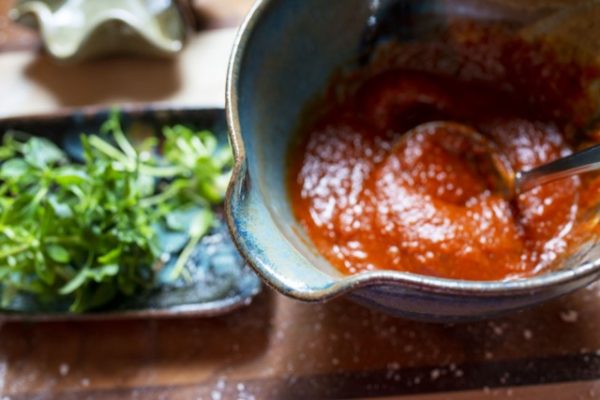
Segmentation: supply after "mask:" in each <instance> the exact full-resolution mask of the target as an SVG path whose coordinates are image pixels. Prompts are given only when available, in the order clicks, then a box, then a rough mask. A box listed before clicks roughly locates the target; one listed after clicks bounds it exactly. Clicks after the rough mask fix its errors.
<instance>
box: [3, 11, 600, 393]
mask: <svg viewBox="0 0 600 400" xmlns="http://www.w3.org/2000/svg"><path fill="white" fill-rule="evenodd" d="M247 3H248V2H245V3H240V2H237V1H235V0H229V1H226V2H221V0H212V2H210V1H208V0H206V2H205V3H202V2H198V4H199V5H200V6H201V7H207V8H206V9H204V10H205V12H206V15H209V16H210V15H212V17H208V18H209V20H211V18H212V21H213V22H210V23H207V26H219V27H222V26H227V25H231V24H232V23H233V24H235V23H237V22H238V21H239V15H240V14H241V13H242V11H241V10H245V7H247V6H248V4H247ZM0 4H2V3H1V2H0ZM211 7H212V8H211ZM5 8H6V7H5ZM0 10H2V8H0ZM0 21H2V19H1V18H0ZM2 26H4V27H5V28H6V27H7V26H8V25H2V23H0V38H1V37H2V34H1V33H2V30H1V29H2ZM6 29H9V28H6ZM10 29H12V28H10ZM7 35H8V34H7ZM10 35H15V37H17V38H20V39H18V40H21V41H22V42H18V41H17V42H15V41H12V42H10V41H9V42H10V43H12V44H10V43H9V44H6V43H5V45H4V47H3V49H4V53H2V54H0V93H2V96H0V115H2V116H6V115H14V114H28V113H34V112H50V111H54V110H56V109H57V108H64V107H79V106H86V105H94V104H112V103H115V102H128V103H131V102H134V103H147V102H156V103H168V104H171V105H196V106H202V105H222V104H223V85H224V79H225V65H226V61H227V56H228V53H229V48H230V46H231V43H232V40H233V36H234V31H233V30H215V31H209V32H204V33H202V34H198V35H196V36H195V37H193V38H192V40H191V42H190V43H189V46H188V47H187V48H186V50H185V51H184V53H183V54H182V55H181V57H179V58H178V59H177V60H174V61H155V60H153V61H149V60H140V59H127V58H117V59H109V60H102V61H98V62H94V63H86V64H83V65H74V66H57V65H55V64H54V63H53V62H52V61H51V60H49V59H48V58H47V57H45V56H44V55H40V54H38V53H37V52H36V51H34V49H35V48H36V45H35V43H36V36H35V35H33V34H31V33H30V32H25V33H23V35H24V36H22V35H21V34H16V33H14V32H13V33H11V34H10ZM7 37H8V36H7ZM17 50H18V51H17ZM599 328H600V286H599V285H595V286H592V287H589V288H588V289H585V290H581V291H579V292H577V293H575V294H573V295H570V296H567V297H564V298H562V299H559V300H556V301H553V302H550V303H547V304H545V305H543V306H541V307H539V308H536V309H531V310H528V311H525V312H522V313H519V314H515V315H511V316H508V317H504V318H499V319H495V320H492V321H485V322H478V323H470V324H460V325H435V324H425V323H419V322H412V321H407V320H402V319H395V318H392V317H389V316H386V315H382V314H379V313H377V312H373V311H369V310H367V309H365V308H362V307H359V306H357V305H355V304H353V303H351V302H349V301H348V300H344V299H338V300H335V301H332V302H329V303H327V304H303V303H298V302H295V301H292V300H289V299H287V298H284V297H283V296H281V295H278V294H275V293H274V292H272V291H271V290H268V289H265V291H264V292H263V293H262V294H261V295H260V296H259V297H258V298H257V299H256V300H255V301H254V302H253V304H251V305H250V306H248V307H246V308H245V309H242V310H240V311H238V312H235V313H233V314H230V315H227V316H223V317H218V318H212V319H173V320H139V321H113V322H64V323H2V322H0V399H1V400H7V399H50V398H60V399H129V398H134V399H146V398H150V399H186V400H187V399H215V400H218V399H235V398H238V399H293V398H303V399H321V398H396V397H400V396H404V395H406V396H408V395H413V396H414V397H415V398H417V399H431V400H433V399H448V398H453V399H465V400H466V399H481V398H512V399H565V400H566V399H569V400H571V399H577V398H595V397H600V334H598V330H599Z"/></svg>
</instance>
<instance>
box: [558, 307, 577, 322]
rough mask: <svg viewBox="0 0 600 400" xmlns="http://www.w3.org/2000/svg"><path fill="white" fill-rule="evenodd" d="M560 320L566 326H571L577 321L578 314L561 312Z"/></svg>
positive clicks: (570, 311) (572, 311)
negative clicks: (566, 324)
mask: <svg viewBox="0 0 600 400" xmlns="http://www.w3.org/2000/svg"><path fill="white" fill-rule="evenodd" d="M560 319H562V320H563V322H566V323H568V324H573V323H575V322H577V320H578V319H579V313H578V312H577V311H575V310H567V311H561V313H560Z"/></svg>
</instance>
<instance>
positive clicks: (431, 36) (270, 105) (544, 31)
mask: <svg viewBox="0 0 600 400" xmlns="http://www.w3.org/2000/svg"><path fill="white" fill-rule="evenodd" d="M534 3H535V4H530V3H529V2H528V3H527V4H521V3H520V2H515V1H509V0H507V1H500V0H489V1H475V0H426V1H419V2H415V1H410V0H403V1H399V0H387V1H386V0H381V1H375V0H373V1H365V0H345V1H343V2H327V3H326V4H324V3H323V2H322V1H321V0H304V1H302V2H298V1H294V0H278V1H263V2H261V3H259V4H258V6H257V7H256V9H255V11H254V16H253V17H251V18H250V19H249V20H248V21H247V26H246V27H245V31H246V32H249V33H247V34H246V35H243V36H242V37H241V42H240V47H239V49H238V52H237V55H236V57H237V59H234V65H233V73H234V75H235V74H237V73H238V72H240V71H242V72H243V73H240V74H239V75H237V76H235V85H236V89H237V92H236V93H237V94H236V96H237V97H236V99H235V101H236V102H237V104H236V107H234V108H235V109H236V110H237V112H238V115H237V117H238V118H239V126H240V127H243V129H241V132H242V136H243V137H242V139H243V146H244V148H245V156H246V165H245V167H246V168H247V171H246V177H252V179H251V180H250V183H251V184H252V185H253V190H252V191H253V192H254V193H252V194H251V195H250V196H254V200H255V201H256V202H257V203H258V202H260V203H262V204H264V205H265V207H266V212H265V213H264V214H263V215H262V217H263V218H266V219H269V221H266V220H262V221H261V222H260V223H263V224H267V225H269V226H270V227H271V228H274V229H276V230H277V232H273V233H272V235H273V240H274V241H280V240H282V241H285V242H287V243H288V244H290V245H291V246H289V247H290V248H292V249H293V251H290V253H289V254H287V255H286V257H293V258H294V259H293V260H291V259H290V263H298V262H300V261H301V264H303V265H304V271H305V272H306V273H307V274H308V273H309V272H308V271H309V269H310V267H309V266H314V267H316V268H317V269H318V270H319V271H320V272H321V273H322V274H324V275H325V276H327V277H329V278H331V279H329V280H328V283H327V284H331V282H335V281H337V280H339V278H340V277H341V274H340V273H339V272H338V271H337V270H336V269H334V268H333V267H332V266H331V265H330V264H329V263H328V262H327V261H326V260H325V259H324V258H323V257H321V256H320V255H319V254H318V253H317V252H316V251H315V250H314V248H313V246H311V245H310V240H309V239H308V238H307V237H306V235H305V234H304V232H303V229H302V227H301V226H299V224H298V223H297V222H296V220H295V218H294V216H293V215H292V210H291V207H290V204H289V200H288V194H287V193H288V190H287V186H286V179H287V176H286V174H287V170H288V168H287V167H288V165H287V162H288V158H289V151H290V146H291V145H292V143H293V141H294V138H295V136H296V135H295V134H296V133H297V130H298V125H299V121H300V119H301V117H302V115H303V110H304V109H305V107H306V104H307V103H308V102H309V101H311V100H312V99H314V98H315V96H317V95H319V94H320V93H322V92H323V91H324V89H325V88H326V87H327V84H328V82H329V81H330V79H331V78H332V76H333V74H334V72H336V71H339V70H340V67H343V66H350V67H352V66H356V65H357V64H358V63H360V62H361V61H364V58H365V55H367V56H368V54H369V53H370V51H371V50H372V49H373V46H374V45H375V44H376V43H379V42H380V41H382V40H385V39H387V38H389V37H393V38H394V39H399V40H401V41H406V42H414V41H419V40H423V39H426V40H428V41H431V40H436V38H442V37H444V35H445V33H446V32H445V27H446V26H447V24H448V21H450V20H452V19H453V18H468V19H473V20H477V21H482V22H483V21H493V22H495V23H502V24H504V25H505V26H507V27H509V28H510V29H512V30H514V31H515V32H518V33H519V34H521V33H522V34H523V35H528V37H533V36H536V37H537V36H540V35H542V36H543V35H547V36H548V37H550V36H561V37H567V35H560V34H558V32H561V30H563V28H564V29H566V30H568V29H567V27H568V26H569V25H570V24H572V23H573V22H572V18H571V17H572V16H573V15H575V16H576V17H575V19H580V18H585V14H586V13H585V10H581V9H578V8H577V4H576V2H571V3H567V2H541V1H540V2H537V1H536V2H534ZM573 10H576V11H577V10H578V11H577V12H575V11H573ZM394 15H395V16H396V17H397V18H399V19H395V20H394V19H392V20H390V21H391V22H390V23H386V21H385V20H383V21H379V22H380V23H377V24H376V23H375V22H376V21H377V18H380V19H385V18H387V17H390V16H394ZM257 22H259V23H257ZM581 42H585V41H584V40H582V41H580V43H581ZM561 45H562V46H564V47H565V48H569V49H570V50H569V51H571V50H572V53H573V54H574V53H577V54H585V55H586V57H587V56H589V55H592V56H595V54H596V53H595V49H594V48H593V46H583V47H581V48H578V47H577V46H576V45H575V44H574V42H565V43H562V44H561ZM236 62H237V66H236V64H235V63H236ZM596 97H598V96H596ZM595 111H596V110H594V113H593V114H596V112H595ZM587 118H588V119H590V120H591V119H593V116H592V115H590V116H588V117H587ZM599 252H600V248H599V246H596V242H595V241H594V242H587V243H586V244H585V245H583V246H582V247H581V248H580V249H579V250H578V251H576V252H575V254H574V255H573V256H572V257H571V258H570V259H569V260H567V262H566V263H565V265H564V268H566V269H568V268H575V267H578V266H581V265H583V264H586V263H591V262H593V261H595V260H596V259H597V258H598V255H599V254H598V253H599ZM258 257H259V258H260V255H259V256H258ZM300 269H301V270H302V268H300ZM296 278H298V279H300V278H304V275H302V273H301V272H299V275H298V276H297V277H296ZM307 279H308V278H307ZM308 280H310V279H308Z"/></svg>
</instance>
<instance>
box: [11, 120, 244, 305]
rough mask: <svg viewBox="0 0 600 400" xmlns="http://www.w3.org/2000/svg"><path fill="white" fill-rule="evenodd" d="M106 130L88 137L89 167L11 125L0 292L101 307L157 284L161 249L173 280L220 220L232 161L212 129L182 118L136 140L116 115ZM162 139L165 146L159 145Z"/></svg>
mask: <svg viewBox="0 0 600 400" xmlns="http://www.w3.org/2000/svg"><path fill="white" fill-rule="evenodd" d="M101 133H102V134H103V135H102V136H98V135H90V136H86V135H82V137H81V148H82V150H83V157H81V159H83V160H84V162H83V163H82V164H80V163H76V162H74V161H71V160H69V159H68V158H67V156H66V155H65V153H64V152H63V151H62V150H61V149H59V148H58V147H57V146H56V145H55V144H54V143H53V142H51V141H49V140H47V139H43V138H38V137H32V136H30V135H27V134H24V133H22V132H16V131H12V132H8V133H7V134H5V135H4V137H3V140H2V144H1V145H0V162H1V164H0V292H1V293H0V295H1V300H2V305H3V306H4V307H6V306H7V305H8V304H9V303H10V302H11V301H12V299H13V298H14V296H16V295H17V294H19V293H28V294H30V295H33V296H35V297H37V299H38V300H39V301H42V302H52V301H56V302H63V301H64V299H68V300H69V301H70V302H71V306H70V310H71V311H73V312H84V311H88V310H91V309H95V308H98V307H103V306H105V305H107V304H108V303H110V302H111V301H113V300H114V299H115V298H116V297H117V296H128V295H132V294H135V293H138V292H140V291H144V290H147V289H150V288H152V287H153V285H155V284H156V283H155V282H157V281H156V280H155V279H154V278H155V277H154V275H155V274H156V272H157V268H160V267H161V265H162V262H161V261H160V259H161V257H162V256H163V255H164V252H169V253H172V254H170V256H175V257H177V261H176V263H175V267H174V268H173V270H172V271H170V273H169V277H170V279H171V280H177V279H180V278H181V277H186V276H187V275H189V274H188V273H187V271H186V267H187V266H188V260H189V257H190V255H191V254H192V252H193V249H194V248H195V246H196V245H197V244H198V242H199V241H200V240H201V239H202V237H203V236H204V235H205V234H206V233H207V232H208V231H209V230H210V229H211V227H212V225H213V223H214V215H213V211H212V205H214V204H219V203H220V202H222V201H223V197H224V194H225V188H226V183H227V181H228V180H229V174H230V169H231V164H232V155H231V151H230V149H229V147H227V146H219V143H218V141H217V139H216V138H215V136H214V135H213V134H212V133H211V132H208V131H201V132H195V131H194V130H192V129H190V128H188V127H185V126H182V125H176V126H173V127H165V128H164V129H163V136H164V137H163V140H157V139H156V138H151V139H146V140H144V141H143V142H142V143H141V144H140V146H135V145H134V144H132V143H131V142H130V141H129V140H128V139H127V136H126V134H125V131H124V130H123V127H122V125H121V121H120V118H119V114H118V112H117V111H113V112H111V114H110V116H109V119H108V120H107V121H106V123H105V124H103V126H102V128H101ZM159 143H162V147H160V148H159V147H158V146H159Z"/></svg>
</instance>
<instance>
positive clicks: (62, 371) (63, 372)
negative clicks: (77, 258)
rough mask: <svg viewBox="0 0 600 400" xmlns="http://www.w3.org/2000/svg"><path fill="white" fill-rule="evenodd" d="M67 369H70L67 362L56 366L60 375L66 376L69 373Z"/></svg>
mask: <svg viewBox="0 0 600 400" xmlns="http://www.w3.org/2000/svg"><path fill="white" fill-rule="evenodd" d="M69 369H70V367H69V364H67V363H62V364H60V366H59V367H58V372H59V373H60V376H67V375H68V374H69Z"/></svg>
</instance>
